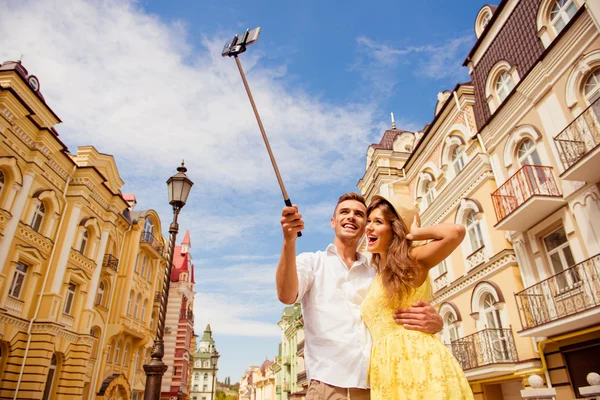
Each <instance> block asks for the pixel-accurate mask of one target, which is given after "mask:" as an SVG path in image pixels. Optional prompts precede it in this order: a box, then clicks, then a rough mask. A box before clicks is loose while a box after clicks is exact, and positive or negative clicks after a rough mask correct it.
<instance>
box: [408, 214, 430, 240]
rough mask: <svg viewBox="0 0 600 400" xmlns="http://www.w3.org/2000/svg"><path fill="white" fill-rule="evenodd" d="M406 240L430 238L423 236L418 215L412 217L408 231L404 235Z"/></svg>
mask: <svg viewBox="0 0 600 400" xmlns="http://www.w3.org/2000/svg"><path fill="white" fill-rule="evenodd" d="M406 238H407V239H408V240H425V239H430V238H426V237H423V229H422V228H421V221H420V220H419V216H418V215H415V218H414V219H413V223H412V225H411V226H410V233H409V234H408V235H406Z"/></svg>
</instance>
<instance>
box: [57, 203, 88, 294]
mask: <svg viewBox="0 0 600 400" xmlns="http://www.w3.org/2000/svg"><path fill="white" fill-rule="evenodd" d="M80 215H81V205H79V204H75V205H73V208H72V209H71V216H70V217H69V223H68V224H67V227H66V232H65V234H64V239H63V243H62V248H61V249H60V256H59V257H58V263H57V265H56V272H55V273H54V280H53V281H52V288H51V292H52V294H60V287H61V286H62V283H63V279H64V277H65V271H66V270H67V264H68V262H69V254H70V253H71V247H72V245H73V239H75V234H76V233H77V225H78V224H79V216H80ZM60 234H61V232H59V235H60ZM50 267H51V266H50Z"/></svg>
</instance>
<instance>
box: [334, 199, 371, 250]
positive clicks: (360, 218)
mask: <svg viewBox="0 0 600 400" xmlns="http://www.w3.org/2000/svg"><path fill="white" fill-rule="evenodd" d="M366 214H367V207H365V205H364V204H362V203H361V202H360V201H356V200H346V201H343V202H341V203H340V204H338V206H337V208H336V210H335V214H334V215H333V218H331V227H332V228H333V229H335V236H336V237H338V238H339V239H342V240H344V241H346V240H351V241H358V240H359V239H360V238H361V237H362V235H363V234H364V233H365V224H366V220H367V215H366Z"/></svg>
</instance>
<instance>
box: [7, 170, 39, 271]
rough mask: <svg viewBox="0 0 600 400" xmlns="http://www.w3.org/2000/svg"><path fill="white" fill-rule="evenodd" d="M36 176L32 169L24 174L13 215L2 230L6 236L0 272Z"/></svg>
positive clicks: (11, 211) (12, 211)
mask: <svg viewBox="0 0 600 400" xmlns="http://www.w3.org/2000/svg"><path fill="white" fill-rule="evenodd" d="M34 178H35V172H32V171H28V172H26V173H25V175H24V176H23V185H22V186H21V190H19V194H18V195H17V198H16V200H15V203H14V205H13V208H12V210H10V213H11V216H12V217H11V219H10V220H9V221H8V222H7V223H6V226H5V227H4V232H2V234H3V235H4V236H3V237H2V241H0V272H3V271H4V266H5V264H6V258H7V257H8V253H9V250H10V246H11V245H12V242H13V239H14V237H15V232H16V231H17V227H18V226H19V221H20V220H21V215H22V214H23V210H24V209H25V203H27V197H28V196H29V190H30V189H31V185H32V184H33V180H34Z"/></svg>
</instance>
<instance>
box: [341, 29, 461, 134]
mask: <svg viewBox="0 0 600 400" xmlns="http://www.w3.org/2000/svg"><path fill="white" fill-rule="evenodd" d="M472 43H473V38H472V35H470V34H469V35H465V36H461V37H457V38H451V39H446V40H443V41H441V42H438V43H435V44H431V43H430V44H424V45H421V46H405V47H402V46H396V45H392V44H390V43H388V42H378V41H375V40H372V39H370V38H368V37H365V36H359V37H357V38H356V44H357V46H358V47H357V60H356V62H355V63H354V65H353V66H352V69H353V70H355V71H358V72H359V73H360V74H361V77H362V78H363V79H364V80H365V81H366V82H369V83H370V86H371V88H373V89H375V91H374V92H375V93H376V94H377V95H388V96H389V95H391V94H392V93H393V92H394V91H395V90H396V85H397V84H398V83H399V82H400V81H401V80H402V79H406V69H404V68H402V66H405V65H406V66H409V67H410V68H409V75H414V76H422V77H425V78H429V79H431V78H433V79H444V78H451V79H457V80H463V79H467V78H468V75H467V72H466V69H465V68H464V67H462V59H463V58H464V56H465V55H466V54H467V51H468V49H469V46H470V45H471V44H472ZM398 126H400V125H398Z"/></svg>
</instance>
